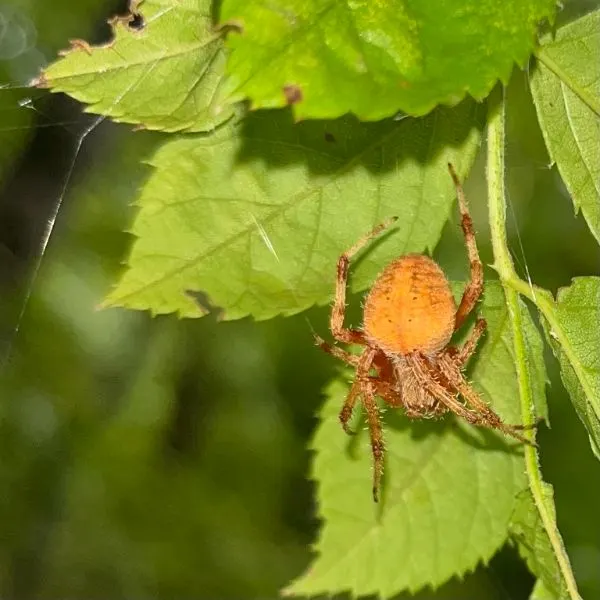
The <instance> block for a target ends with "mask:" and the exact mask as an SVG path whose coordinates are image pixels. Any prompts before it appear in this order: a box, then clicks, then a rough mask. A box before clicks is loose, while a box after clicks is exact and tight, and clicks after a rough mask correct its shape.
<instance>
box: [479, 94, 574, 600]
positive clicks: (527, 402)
mask: <svg viewBox="0 0 600 600" xmlns="http://www.w3.org/2000/svg"><path fill="white" fill-rule="evenodd" d="M504 112H505V108H504V97H503V89H502V88H500V87H498V88H497V89H496V90H495V91H494V92H493V93H492V95H491V96H490V99H489V108H488V156H487V180H488V202H489V217H490V227H491V234H492V247H493V250H494V268H495V269H496V271H497V272H498V275H499V276H500V281H501V282H502V286H503V288H504V294H505V297H506V305H507V307H508V313H509V317H510V321H511V325H512V333H513V340H514V353H515V363H516V370H517V376H518V379H519V396H520V401H521V416H522V420H523V423H524V424H526V425H533V424H534V423H535V414H534V403H533V394H532V387H531V381H530V374H529V369H528V356H527V350H526V343H525V338H524V334H523V327H522V321H521V317H522V315H521V305H520V303H519V292H521V293H523V292H524V291H525V289H526V290H527V293H525V295H526V296H527V297H529V298H530V299H532V300H533V301H534V302H536V305H537V304H538V302H539V300H540V298H543V297H544V296H543V295H544V294H547V292H545V291H544V290H539V294H536V292H535V290H534V288H533V287H530V286H529V285H528V284H527V283H526V282H524V281H522V280H520V279H519V277H518V276H517V274H516V272H515V268H514V265H513V261H512V257H511V255H510V252H509V250H508V246H507V243H506V194H505V190H504ZM538 296H539V297H540V298H538ZM551 312H552V313H554V311H553V310H552V311H551ZM550 325H551V326H552V323H551V324H550ZM529 436H530V439H531V441H534V439H535V433H534V430H531V432H530V434H529ZM524 451H525V464H526V468H527V478H528V480H529V488H530V490H531V494H532V496H533V500H534V502H535V506H536V508H537V511H538V513H539V515H540V518H541V520H542V523H543V525H544V529H545V530H546V533H547V535H548V539H549V540H550V544H551V545H552V549H553V551H554V555H555V557H556V560H557V562H558V564H559V567H560V570H561V573H562V576H563V578H564V582H565V585H566V587H567V590H568V593H569V597H570V598H571V599H572V600H581V596H580V595H579V592H578V590H577V583H576V581H575V577H574V575H573V571H572V570H571V564H570V562H569V557H568V556H567V553H566V551H565V548H564V545H563V542H562V538H561V536H560V532H559V531H558V528H557V526H556V521H555V519H554V516H553V515H554V506H552V505H549V499H548V497H547V495H545V494H544V487H543V486H544V482H543V479H542V473H541V470H540V465H539V460H538V455H537V450H536V446H533V445H532V446H525V449H524Z"/></svg>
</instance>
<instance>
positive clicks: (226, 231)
mask: <svg viewBox="0 0 600 600" xmlns="http://www.w3.org/2000/svg"><path fill="white" fill-rule="evenodd" d="M478 115H479V109H478V107H477V106H476V105H475V103H473V102H465V103H463V104H461V105H460V106H459V107H456V108H455V109H453V110H450V109H441V110H437V111H435V112H434V113H432V114H431V115H430V116H428V117H427V118H424V119H409V118H407V119H403V120H401V121H394V120H388V121H382V122H379V123H371V124H362V123H360V122H358V121H357V120H356V119H354V118H350V117H346V118H343V119H339V120H337V121H332V122H326V121H320V122H304V123H300V124H297V125H294V124H293V123H292V122H291V118H290V117H291V115H290V114H289V112H284V111H282V112H269V113H257V114H254V115H251V116H250V117H248V118H247V119H245V120H244V121H243V123H241V124H229V125H228V126H226V127H223V128H221V129H220V130H218V131H216V132H215V133H214V135H211V136H208V137H201V136H198V137H190V136H187V137H185V138H179V139H175V140H173V141H171V142H168V143H166V144H165V145H164V146H163V147H162V148H161V150H160V151H159V152H158V153H157V154H156V156H155V157H154V159H153V160H152V165H153V166H154V167H155V169H156V170H155V172H154V175H153V176H152V177H151V178H150V180H149V181H148V183H147V185H146V186H145V187H144V189H143V190H142V194H141V197H140V199H139V201H138V204H139V206H140V212H139V214H138V216H137V218H136V220H135V223H134V225H133V228H132V233H134V234H135V235H136V236H137V240H136V241H135V243H134V245H133V249H132V252H131V256H130V257H129V260H128V264H129V270H128V271H126V272H125V274H124V276H123V278H122V279H121V281H120V282H119V283H118V285H117V287H116V289H115V290H113V291H112V292H111V293H110V295H109V297H108V299H107V304H108V305H121V306H126V307H129V308H137V309H149V310H151V311H152V312H153V313H168V312H178V313H179V314H180V315H182V316H200V315H201V314H202V313H203V312H205V309H203V308H202V307H201V306H200V305H199V304H198V303H197V302H196V301H195V300H194V299H193V298H192V297H191V296H190V295H189V294H186V291H187V290H192V291H199V292H203V294H204V296H203V297H205V298H207V300H208V301H209V302H210V303H212V305H213V306H216V307H220V308H221V309H224V316H225V318H228V319H234V318H239V317H243V316H245V315H248V314H251V315H253V316H254V317H256V318H261V319H262V318H268V317H272V316H274V315H276V314H278V313H285V314H291V313H295V312H299V311H301V310H303V309H305V308H307V307H308V306H310V305H312V304H314V303H326V302H328V301H329V300H330V298H331V295H332V293H333V287H334V279H335V263H336V260H337V258H338V256H339V255H340V254H341V253H342V252H343V251H344V250H345V249H347V248H349V247H350V246H351V245H352V244H353V243H355V242H356V240H357V239H358V238H360V237H361V236H362V235H364V234H365V233H366V232H367V231H369V230H370V229H371V228H372V227H373V226H374V225H376V224H378V223H380V222H381V221H382V220H383V219H385V218H386V217H389V216H391V215H396V216H398V217H399V220H398V223H397V225H396V226H395V227H394V228H393V230H391V231H390V233H389V235H387V236H386V235H384V236H382V238H381V239H380V240H379V241H378V243H375V244H374V245H373V247H372V248H371V250H370V251H369V252H368V253H367V254H366V256H365V258H364V259H361V260H360V261H359V265H358V266H357V269H356V270H355V276H354V289H364V288H365V287H366V286H367V285H368V284H369V283H370V281H371V280H372V279H373V277H374V275H375V274H376V273H377V272H378V271H379V269H380V268H381V267H382V265H383V264H385V263H386V262H388V261H389V260H390V259H391V258H392V257H395V256H398V255H400V254H403V253H406V252H408V251H413V252H415V251H416V252H422V251H423V250H424V249H425V248H430V249H431V248H432V247H433V246H434V245H435V244H436V242H437V241H438V238H439V236H440V233H441V229H442V227H443V224H444V222H445V221H446V219H447V217H448V215H449V211H450V208H451V205H452V203H453V201H454V188H453V185H452V181H451V179H450V177H449V175H448V170H447V166H446V164H447V162H448V161H452V162H453V163H454V164H455V165H456V167H457V168H458V170H459V172H460V173H462V174H465V173H466V172H467V171H468V169H469V168H470V165H471V164H472V161H473V158H474V155H475V152H476V150H477V147H478V145H479V140H480V131H479V129H478V127H477V123H478V118H479V117H478ZM203 303H204V304H205V303H206V302H203Z"/></svg>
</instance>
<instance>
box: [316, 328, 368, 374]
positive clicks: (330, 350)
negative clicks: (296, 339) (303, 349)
mask: <svg viewBox="0 0 600 600" xmlns="http://www.w3.org/2000/svg"><path fill="white" fill-rule="evenodd" d="M315 344H317V346H319V348H321V350H323V351H324V352H327V354H331V356H335V358H337V359H339V360H341V361H343V362H345V363H348V364H349V365H351V366H353V367H356V366H357V365H358V361H359V359H360V356H358V355H356V354H352V353H351V352H348V351H346V350H343V349H342V348H338V347H337V346H334V345H332V344H328V343H327V342H326V341H325V340H324V339H323V338H322V337H321V336H320V335H317V334H315Z"/></svg>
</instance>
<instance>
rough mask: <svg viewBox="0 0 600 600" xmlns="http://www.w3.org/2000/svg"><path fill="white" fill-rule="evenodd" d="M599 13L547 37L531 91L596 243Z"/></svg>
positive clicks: (599, 227)
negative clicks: (553, 35)
mask: <svg viewBox="0 0 600 600" xmlns="http://www.w3.org/2000/svg"><path fill="white" fill-rule="evenodd" d="M599 49H600V11H596V12H594V13H591V14H590V15H587V16H585V17H583V18H581V19H578V20H577V21H575V22H573V23H570V24H568V25H566V26H565V27H561V28H560V29H559V30H558V32H557V33H556V36H555V37H547V38H546V39H545V40H544V44H543V46H542V48H541V49H540V52H539V57H540V60H539V61H538V62H537V63H536V65H535V69H533V71H532V74H531V91H532V93H533V99H534V101H535V105H536V109H537V113H538V119H539V122H540V125H541V128H542V133H543V134H544V139H545V141H546V146H547V148H548V153H549V154H550V158H551V159H552V161H554V162H555V163H556V166H557V167H558V170H559V172H560V174H561V176H562V178H563V180H564V182H565V184H566V186H567V189H568V190H569V193H570V195H571V197H572V199H573V204H574V206H575V209H576V210H580V209H581V211H582V212H583V216H584V217H585V219H586V221H587V223H588V226H589V228H590V230H591V232H592V233H593V234H594V236H595V237H596V239H597V240H598V241H599V242H600V61H598V51H599Z"/></svg>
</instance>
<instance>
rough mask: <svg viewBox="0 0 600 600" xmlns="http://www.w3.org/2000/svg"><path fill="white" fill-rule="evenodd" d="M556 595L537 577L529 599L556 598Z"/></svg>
mask: <svg viewBox="0 0 600 600" xmlns="http://www.w3.org/2000/svg"><path fill="white" fill-rule="evenodd" d="M556 598H557V597H556V596H555V595H554V594H553V593H552V592H551V591H550V590H549V589H548V588H547V587H546V584H545V583H544V582H543V580H541V579H538V580H537V581H536V582H535V585H534V586H533V590H532V591H531V595H530V596H529V600H556Z"/></svg>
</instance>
